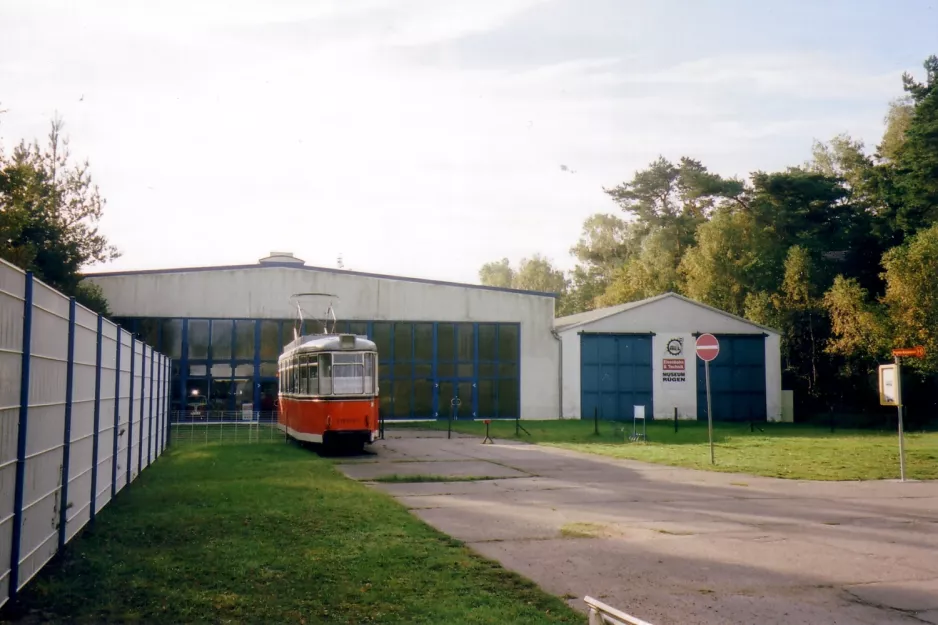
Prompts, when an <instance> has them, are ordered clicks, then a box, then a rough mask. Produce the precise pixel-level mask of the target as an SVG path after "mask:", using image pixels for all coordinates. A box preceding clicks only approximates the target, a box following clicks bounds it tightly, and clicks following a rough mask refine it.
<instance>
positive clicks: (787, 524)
mask: <svg viewBox="0 0 938 625" xmlns="http://www.w3.org/2000/svg"><path fill="white" fill-rule="evenodd" d="M480 443H481V439H479V438H475V437H467V436H457V435H454V438H453V439H452V440H447V439H446V434H445V432H444V433H442V434H441V433H439V432H429V431H427V432H418V431H407V430H398V431H390V432H388V434H387V439H386V440H384V441H380V442H378V443H376V444H375V445H374V446H372V452H373V455H371V456H368V457H360V458H358V459H354V460H351V459H350V460H348V461H343V462H342V463H341V464H340V469H341V470H343V471H344V472H345V473H346V474H347V475H349V476H350V477H352V478H355V479H362V480H366V481H367V480H371V479H373V478H375V477H378V476H381V475H389V474H405V473H406V474H408V475H421V474H423V475H449V476H488V477H492V478H495V479H489V480H481V481H462V482H433V483H431V482H423V483H400V484H393V483H374V486H375V487H376V488H380V489H382V490H384V491H386V492H388V493H391V494H392V495H393V496H395V497H396V498H397V499H398V500H400V501H401V502H402V503H403V504H404V505H406V506H408V507H409V508H410V509H411V510H412V512H413V513H414V514H415V515H417V516H418V517H420V518H421V519H423V520H424V521H426V522H427V523H429V524H431V525H433V526H434V527H436V528H438V529H440V530H441V531H443V532H445V533H447V534H449V535H451V536H453V537H455V538H457V539H460V540H463V541H465V542H467V543H468V544H469V545H470V546H471V547H472V548H473V549H474V550H476V551H477V552H479V553H481V554H483V555H485V556H487V557H490V558H493V559H495V560H498V561H499V562H501V563H502V564H503V565H504V566H506V567H507V568H509V569H512V570H515V571H517V572H519V573H521V574H522V575H524V576H526V577H528V578H530V579H532V580H534V581H535V582H537V583H538V584H539V585H540V586H541V587H542V588H544V589H545V590H546V591H548V592H551V593H554V594H556V595H559V596H563V597H565V598H567V599H568V601H569V603H570V604H571V605H572V606H574V607H576V608H578V609H581V610H584V611H585V605H584V604H583V602H582V598H583V597H584V596H585V595H591V596H593V597H596V598H598V599H600V600H601V601H604V602H606V603H608V604H610V605H612V606H614V607H616V608H618V609H620V610H622V611H624V612H627V613H629V614H632V615H634V616H636V617H638V618H641V619H644V620H646V621H649V622H651V623H652V624H653V625H672V624H673V625H677V624H680V625H691V624H695V623H707V624H722V623H727V624H730V623H732V624H746V625H750V624H751V625H768V624H770V623H779V624H782V623H784V624H787V625H792V624H795V623H810V624H811V625H819V624H822V623H823V624H827V623H830V624H834V623H837V624H846V623H863V624H871V625H872V624H877V625H886V624H893V623H895V624H900V623H903V624H907V623H918V624H921V623H932V624H938V482H907V483H905V484H902V483H899V482H897V481H881V482H806V481H792V480H778V479H772V478H760V477H752V476H748V475H739V474H728V473H710V472H706V471H695V470H691V469H677V468H671V467H664V466H660V465H652V464H645V463H641V462H635V461H627V460H615V459H611V458H603V457H601V456H594V455H589V454H580V453H575V452H569V451H565V450H557V449H550V448H547V447H540V446H536V445H526V444H518V443H513V442H510V441H503V440H496V444H495V445H482V444H480Z"/></svg>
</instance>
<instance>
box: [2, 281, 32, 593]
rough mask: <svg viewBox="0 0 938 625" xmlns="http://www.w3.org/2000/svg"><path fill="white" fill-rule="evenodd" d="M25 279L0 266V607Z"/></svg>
mask: <svg viewBox="0 0 938 625" xmlns="http://www.w3.org/2000/svg"><path fill="white" fill-rule="evenodd" d="M25 291H26V276H25V274H23V272H21V271H19V270H17V269H15V268H13V267H12V266H10V265H7V264H5V263H0V605H2V604H3V603H4V602H5V600H6V597H7V596H8V595H9V584H10V573H11V571H10V558H11V556H12V553H11V549H12V544H13V516H14V513H13V511H14V499H15V491H16V447H17V440H18V438H19V411H20V378H21V374H22V366H21V364H22V358H23V356H22V349H23V299H24V297H25Z"/></svg>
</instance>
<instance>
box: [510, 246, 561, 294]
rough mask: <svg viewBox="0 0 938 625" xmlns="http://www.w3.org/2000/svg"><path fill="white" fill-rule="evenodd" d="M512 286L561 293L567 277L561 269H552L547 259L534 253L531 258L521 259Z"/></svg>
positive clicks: (526, 289)
mask: <svg viewBox="0 0 938 625" xmlns="http://www.w3.org/2000/svg"><path fill="white" fill-rule="evenodd" d="M512 286H514V288H516V289H521V290H524V291H539V292H541V293H556V294H558V295H563V294H564V293H566V291H567V278H566V276H564V273H563V271H561V270H559V269H554V266H553V265H552V264H551V262H550V261H549V260H547V259H546V258H544V257H543V256H541V255H540V254H535V255H534V256H532V257H531V258H522V259H521V262H520V263H519V264H518V270H517V271H516V272H515V276H514V280H513V281H512Z"/></svg>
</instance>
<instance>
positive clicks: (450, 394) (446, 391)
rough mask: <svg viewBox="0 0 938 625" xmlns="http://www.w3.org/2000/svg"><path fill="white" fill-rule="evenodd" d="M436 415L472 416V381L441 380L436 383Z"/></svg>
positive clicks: (465, 417) (445, 417)
mask: <svg viewBox="0 0 938 625" xmlns="http://www.w3.org/2000/svg"><path fill="white" fill-rule="evenodd" d="M435 412H436V415H437V417H438V418H440V419H449V418H450V415H453V416H454V417H456V418H458V419H471V418H472V416H473V415H472V382H469V381H465V380H440V381H439V382H437V384H436V411H435Z"/></svg>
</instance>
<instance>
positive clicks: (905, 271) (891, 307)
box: [882, 223, 938, 373]
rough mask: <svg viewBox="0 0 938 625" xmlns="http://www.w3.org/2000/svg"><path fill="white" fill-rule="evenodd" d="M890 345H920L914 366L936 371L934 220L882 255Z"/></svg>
mask: <svg viewBox="0 0 938 625" xmlns="http://www.w3.org/2000/svg"><path fill="white" fill-rule="evenodd" d="M883 267H884V268H885V270H886V271H885V276H884V277H885V280H886V293H885V295H884V296H883V298H882V302H883V304H885V306H886V308H887V309H888V313H889V319H890V320H891V325H892V328H890V330H891V332H890V334H891V339H892V347H905V346H909V345H924V346H925V353H926V358H925V360H924V361H921V362H917V363H916V364H915V366H916V367H919V368H921V369H923V370H926V371H928V372H930V373H935V372H938V279H936V276H938V223H936V224H934V225H932V226H931V227H929V228H928V229H925V230H922V231H920V232H919V233H918V234H916V235H915V236H913V237H912V238H911V239H910V240H909V241H908V243H907V244H905V245H901V246H899V247H895V248H893V249H891V250H889V252H887V253H886V254H885V256H883Z"/></svg>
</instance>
